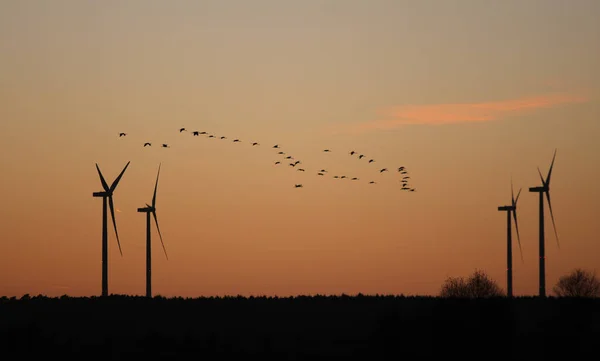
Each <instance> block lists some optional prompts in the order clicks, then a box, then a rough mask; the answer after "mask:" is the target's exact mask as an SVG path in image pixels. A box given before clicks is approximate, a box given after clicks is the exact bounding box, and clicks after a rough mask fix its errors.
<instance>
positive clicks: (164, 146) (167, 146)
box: [162, 144, 170, 148]
mask: <svg viewBox="0 0 600 361" xmlns="http://www.w3.org/2000/svg"><path fill="white" fill-rule="evenodd" d="M162 146H163V148H170V147H169V145H168V144H163V145H162Z"/></svg>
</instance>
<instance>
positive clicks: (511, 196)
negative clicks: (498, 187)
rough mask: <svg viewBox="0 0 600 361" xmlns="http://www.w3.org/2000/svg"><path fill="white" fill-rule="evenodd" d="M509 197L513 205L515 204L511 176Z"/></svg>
mask: <svg viewBox="0 0 600 361" xmlns="http://www.w3.org/2000/svg"><path fill="white" fill-rule="evenodd" d="M510 199H511V200H512V203H513V205H514V204H515V191H514V189H513V181H512V176H511V177H510Z"/></svg>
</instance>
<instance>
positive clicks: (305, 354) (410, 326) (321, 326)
mask: <svg viewBox="0 0 600 361" xmlns="http://www.w3.org/2000/svg"><path fill="white" fill-rule="evenodd" d="M0 340H1V341H0V359H3V360H13V359H17V357H18V358H19V359H31V358H30V357H35V358H37V359H38V360H39V359H40V358H42V359H46V360H49V359H50V358H52V359H54V358H55V357H58V359H59V360H65V359H78V360H91V359H102V360H225V359H227V360H229V359H233V360H240V359H250V358H251V357H252V359H254V358H255V357H256V359H258V360H321V359H326V360H338V359H343V360H359V359H360V360H383V359H385V360H389V359H396V360H400V359H417V358H418V359H420V360H422V359H431V358H432V357H436V356H437V357H440V356H443V357H444V358H446V357H452V358H454V356H458V357H461V358H462V359H466V358H469V359H475V358H477V359H480V360H495V359H504V360H516V359H530V360H538V359H541V358H542V357H547V358H553V359H554V358H555V357H568V359H571V360H580V359H583V358H594V359H599V358H600V355H599V354H600V349H599V348H598V346H599V345H600V299H568V298H551V297H550V298H547V299H539V298H534V297H524V298H515V299H513V300H508V299H504V298H497V299H480V300H468V299H442V298H436V297H403V296H360V295H359V296H352V297H351V296H314V297H309V296H306V297H293V298H292V297H290V298H267V297H257V298H252V297H251V298H244V297H225V298H196V299H183V298H172V299H166V298H154V299H145V298H143V297H128V296H110V297H107V298H105V299H102V298H96V297H91V298H85V297H83V298H80V297H77V298H70V297H65V296H63V297H61V298H46V297H43V296H37V297H32V298H28V297H23V298H21V299H15V298H12V299H9V298H6V297H4V298H2V299H0Z"/></svg>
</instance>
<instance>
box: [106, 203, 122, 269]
mask: <svg viewBox="0 0 600 361" xmlns="http://www.w3.org/2000/svg"><path fill="white" fill-rule="evenodd" d="M108 205H109V206H110V216H111V218H112V221H113V226H114V227H115V235H116V236H117V244H118V245H119V253H121V257H122V256H123V251H122V250H121V241H119V232H117V221H116V220H115V206H114V204H113V199H112V196H109V197H108Z"/></svg>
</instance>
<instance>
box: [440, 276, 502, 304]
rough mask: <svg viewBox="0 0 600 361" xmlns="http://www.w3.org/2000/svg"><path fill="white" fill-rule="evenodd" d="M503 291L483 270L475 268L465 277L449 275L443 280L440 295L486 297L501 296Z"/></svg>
mask: <svg viewBox="0 0 600 361" xmlns="http://www.w3.org/2000/svg"><path fill="white" fill-rule="evenodd" d="M501 296H504V292H503V291H502V289H501V288H500V286H498V284H497V283H496V281H494V280H493V279H491V278H490V277H489V276H488V275H487V274H486V273H485V272H484V271H481V270H475V272H473V274H471V275H470V276H469V277H468V278H467V279H465V278H464V277H449V278H448V279H446V281H444V284H443V285H442V288H441V290H440V297H454V298H487V297H501Z"/></svg>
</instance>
